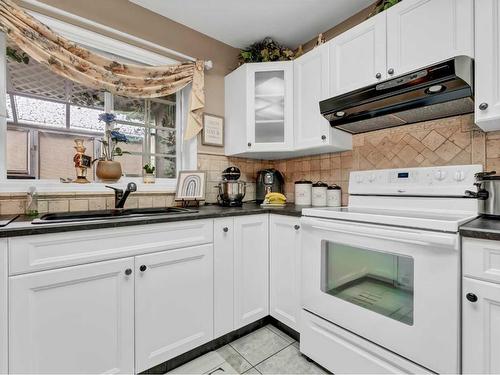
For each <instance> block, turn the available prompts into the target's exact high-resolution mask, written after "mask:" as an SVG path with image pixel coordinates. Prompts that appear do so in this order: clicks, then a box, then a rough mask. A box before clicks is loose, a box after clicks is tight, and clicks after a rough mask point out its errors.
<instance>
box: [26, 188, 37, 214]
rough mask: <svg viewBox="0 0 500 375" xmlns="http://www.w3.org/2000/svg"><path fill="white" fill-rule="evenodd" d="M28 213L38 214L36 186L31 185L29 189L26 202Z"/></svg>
mask: <svg viewBox="0 0 500 375" xmlns="http://www.w3.org/2000/svg"><path fill="white" fill-rule="evenodd" d="M26 215H28V216H29V217H36V216H38V193H37V192H36V188H35V187H34V186H30V188H29V191H28V199H27V202H26Z"/></svg>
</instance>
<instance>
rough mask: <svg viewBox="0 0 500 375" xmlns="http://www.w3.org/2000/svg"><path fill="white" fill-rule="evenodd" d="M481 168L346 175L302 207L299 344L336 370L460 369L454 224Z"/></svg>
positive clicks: (461, 218)
mask: <svg viewBox="0 0 500 375" xmlns="http://www.w3.org/2000/svg"><path fill="white" fill-rule="evenodd" d="M481 170H482V166H480V165H467V166H446V167H431V168H409V169H396V170H377V171H361V172H351V174H350V179H349V193H350V196H349V206H348V207H339V208H334V207H322V208H305V209H303V210H302V215H303V216H302V218H301V228H302V239H301V253H302V265H301V267H302V269H301V271H302V272H301V283H302V287H301V291H302V298H301V304H302V316H301V332H300V338H301V340H300V351H301V352H302V353H304V354H305V355H307V356H309V357H310V358H311V359H313V360H314V361H316V362H318V363H319V364H321V365H322V366H324V367H326V368H327V369H329V370H330V371H332V372H333V373H375V374H379V373H429V372H436V373H460V363H461V361H460V329H459V327H460V300H461V298H460V293H461V289H460V246H461V242H460V235H459V233H458V227H459V225H460V224H462V223H464V222H467V221H469V220H472V219H473V218H475V217H476V216H477V205H476V202H475V200H474V199H464V191H465V189H467V188H471V187H473V186H474V181H475V178H474V174H475V173H477V172H480V171H481Z"/></svg>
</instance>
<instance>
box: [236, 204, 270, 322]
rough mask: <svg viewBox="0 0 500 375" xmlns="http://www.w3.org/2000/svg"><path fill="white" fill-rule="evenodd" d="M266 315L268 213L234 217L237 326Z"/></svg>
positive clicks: (267, 296) (267, 302) (267, 306)
mask: <svg viewBox="0 0 500 375" xmlns="http://www.w3.org/2000/svg"><path fill="white" fill-rule="evenodd" d="M267 315H269V243H268V215H265V214H264V215H252V216H240V217H235V218H234V319H235V328H236V329H237V328H241V327H243V326H245V325H247V324H249V323H252V322H254V321H256V320H259V319H260V318H263V317H265V316H267Z"/></svg>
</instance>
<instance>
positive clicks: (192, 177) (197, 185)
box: [175, 171, 205, 201]
mask: <svg viewBox="0 0 500 375" xmlns="http://www.w3.org/2000/svg"><path fill="white" fill-rule="evenodd" d="M175 200H176V201H204V200H205V172H203V171H179V177H177V190H176V193H175Z"/></svg>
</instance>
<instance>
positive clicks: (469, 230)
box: [460, 217, 500, 241]
mask: <svg viewBox="0 0 500 375" xmlns="http://www.w3.org/2000/svg"><path fill="white" fill-rule="evenodd" d="M460 234H461V235H462V236H464V237H472V238H482V239H485V240H495V241H500V218H499V219H490V218H485V217H478V218H477V219H474V220H472V221H469V222H468V223H465V224H464V225H462V226H461V227H460Z"/></svg>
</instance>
